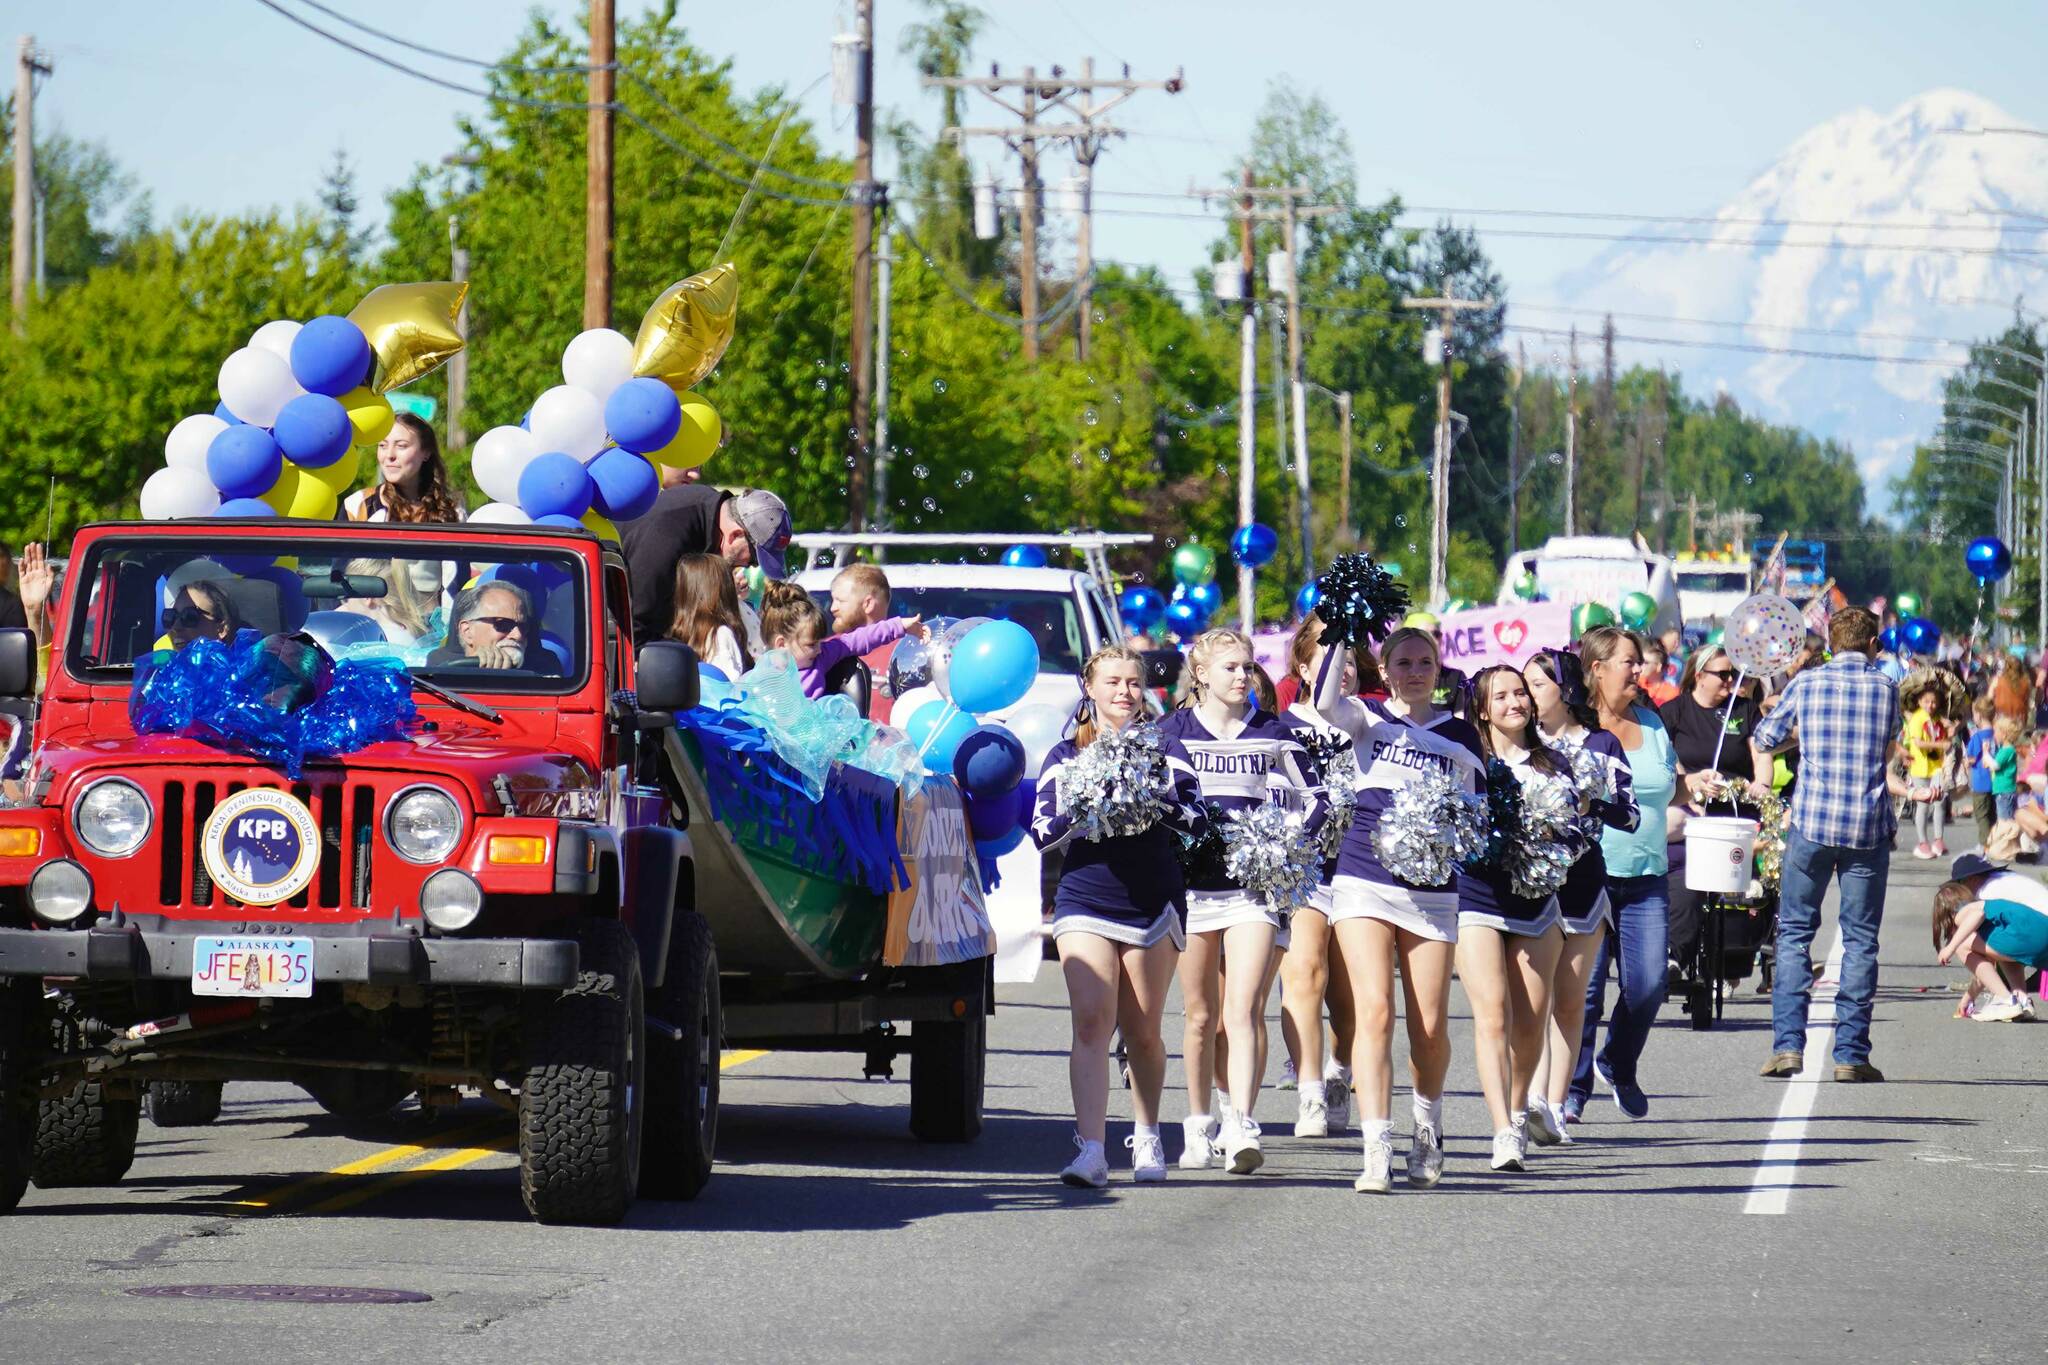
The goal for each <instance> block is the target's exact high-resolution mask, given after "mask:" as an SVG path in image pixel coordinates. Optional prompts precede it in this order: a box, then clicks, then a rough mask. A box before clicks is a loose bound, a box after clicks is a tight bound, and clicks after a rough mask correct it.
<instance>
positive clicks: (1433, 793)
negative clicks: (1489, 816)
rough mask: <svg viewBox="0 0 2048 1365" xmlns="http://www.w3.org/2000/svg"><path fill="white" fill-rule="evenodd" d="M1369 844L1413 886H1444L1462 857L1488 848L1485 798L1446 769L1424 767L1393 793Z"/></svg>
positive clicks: (1466, 858) (1466, 859)
mask: <svg viewBox="0 0 2048 1365" xmlns="http://www.w3.org/2000/svg"><path fill="white" fill-rule="evenodd" d="M1373 848H1374V850H1375V851H1376V852H1377V853H1378V854H1379V857H1380V865H1381V866H1383V867H1385V868H1386V869H1387V871H1389V872H1391V873H1393V874H1394V875H1395V876H1396V877H1399V878H1400V879H1401V880H1402V881H1404V882H1408V883H1410V884H1411V885H1414V886H1447V885H1449V884H1450V880H1451V874H1452V873H1453V872H1455V871H1456V870H1457V868H1458V865H1459V864H1460V863H1464V862H1469V861H1470V860H1471V859H1473V858H1476V857H1478V856H1479V855H1480V854H1481V853H1483V852H1484V851H1485V850H1486V802H1485V798H1483V797H1479V796H1474V795H1472V794H1471V793H1470V792H1466V791H1462V790H1460V789H1459V787H1458V784H1457V783H1456V781H1454V780H1453V779H1452V777H1451V775H1450V773H1448V772H1444V771H1441V770H1439V769H1434V768H1431V769H1426V770H1424V771H1422V772H1421V773H1419V774H1418V775H1417V776H1416V778H1415V780H1414V781H1413V782H1410V783H1409V784H1408V785H1406V786H1405V787H1402V788H1401V789H1400V790H1399V791H1397V792H1395V793H1394V799H1393V802H1392V804H1391V805H1389V806H1388V808H1387V810H1386V812H1385V814H1383V815H1381V816H1380V825H1379V830H1378V832H1377V833H1376V834H1375V835H1374V837H1373Z"/></svg>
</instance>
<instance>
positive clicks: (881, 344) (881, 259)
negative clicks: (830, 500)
mask: <svg viewBox="0 0 2048 1365" xmlns="http://www.w3.org/2000/svg"><path fill="white" fill-rule="evenodd" d="M875 263H876V265H877V266H878V267H879V269H880V273H881V276H882V278H881V292H880V293H879V294H878V295H877V297H876V304H875V520H876V522H877V524H879V525H884V526H886V525H888V523H889V519H890V518H889V275H890V267H891V266H893V265H895V264H896V257H895V255H894V253H893V252H891V250H890V242H889V229H888V227H887V226H886V225H884V227H883V228H882V251H881V254H880V255H878V256H877V257H876V258H875ZM875 554H876V557H877V558H880V557H881V554H882V550H881V547H880V546H877V547H876V548H875Z"/></svg>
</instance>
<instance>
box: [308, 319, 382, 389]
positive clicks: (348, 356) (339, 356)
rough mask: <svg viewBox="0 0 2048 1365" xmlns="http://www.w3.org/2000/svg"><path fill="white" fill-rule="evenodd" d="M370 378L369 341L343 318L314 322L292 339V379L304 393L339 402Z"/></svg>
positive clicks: (352, 324) (358, 328) (361, 331)
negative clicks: (339, 399)
mask: <svg viewBox="0 0 2048 1365" xmlns="http://www.w3.org/2000/svg"><path fill="white" fill-rule="evenodd" d="M369 375H370V339H369V338H368V337H366V336H364V335H363V329H362V328H360V327H358V326H356V325H355V324H354V323H353V322H350V321H349V320H348V319H347V318H338V317H336V316H334V315H333V314H332V313H328V314H324V315H322V316H320V317H317V318H314V319H313V320H312V321H311V322H308V323H307V324H306V325H305V326H304V327H301V328H300V329H299V334H298V335H297V336H295V337H293V338H292V378H294V379H296V380H298V381H299V387H301V388H303V389H305V390H306V391H307V392H308V393H324V394H326V395H327V396H328V397H330V398H339V397H341V396H342V395H343V394H345V393H347V392H348V391H349V390H350V389H353V388H355V387H356V386H358V385H360V384H361V383H362V382H363V381H364V380H365V379H367V378H369Z"/></svg>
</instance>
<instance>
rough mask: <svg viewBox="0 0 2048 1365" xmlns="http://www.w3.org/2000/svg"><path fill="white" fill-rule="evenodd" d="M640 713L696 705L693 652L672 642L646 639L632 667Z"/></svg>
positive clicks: (695, 656) (681, 708) (695, 657)
mask: <svg viewBox="0 0 2048 1365" xmlns="http://www.w3.org/2000/svg"><path fill="white" fill-rule="evenodd" d="M634 690H635V692H636V693H637V694H638V696H639V699H640V709H641V710H642V711H671V712H673V711H687V710H689V709H690V708H691V707H693V706H695V705H696V704H697V651H696V650H694V649H691V648H690V647H689V646H688V645H686V644H682V643H680V642H679V641H675V640H649V641H648V642H647V643H646V644H644V645H642V646H640V653H639V655H638V656H637V662H636V663H635V666H634Z"/></svg>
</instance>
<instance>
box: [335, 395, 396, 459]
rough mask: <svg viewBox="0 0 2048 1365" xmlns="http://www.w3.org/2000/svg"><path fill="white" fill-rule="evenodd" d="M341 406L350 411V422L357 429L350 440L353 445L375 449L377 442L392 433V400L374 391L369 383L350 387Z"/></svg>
mask: <svg viewBox="0 0 2048 1365" xmlns="http://www.w3.org/2000/svg"><path fill="white" fill-rule="evenodd" d="M340 401H341V406H342V407H343V409H345V410H346V411H347V413H348V424H349V426H351V427H353V428H354V429H355V436H354V437H353V439H351V440H350V441H349V444H350V445H352V446H369V447H371V448H372V449H374V448H375V447H376V445H377V442H379V441H381V440H383V439H384V438H385V437H386V436H389V435H390V434H391V422H392V419H393V416H394V414H393V413H392V411H391V400H390V399H389V398H386V397H385V396H384V395H383V394H381V393H372V392H370V388H369V386H368V385H367V384H365V385H361V386H359V387H357V388H353V389H350V390H349V391H348V392H347V393H345V394H343V395H342V396H341V400H340Z"/></svg>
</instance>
